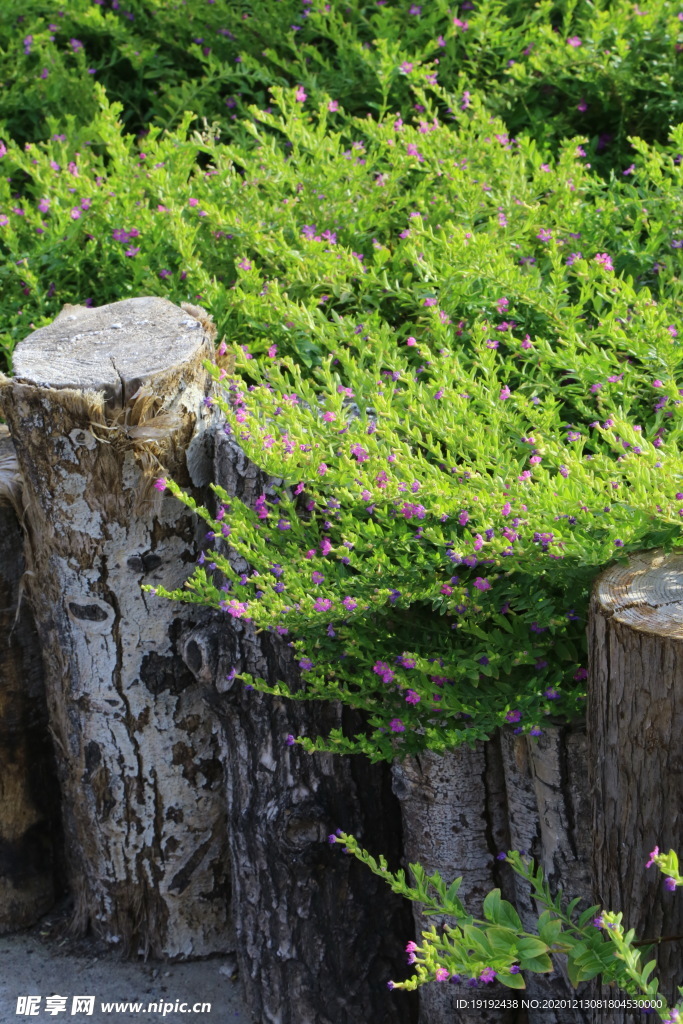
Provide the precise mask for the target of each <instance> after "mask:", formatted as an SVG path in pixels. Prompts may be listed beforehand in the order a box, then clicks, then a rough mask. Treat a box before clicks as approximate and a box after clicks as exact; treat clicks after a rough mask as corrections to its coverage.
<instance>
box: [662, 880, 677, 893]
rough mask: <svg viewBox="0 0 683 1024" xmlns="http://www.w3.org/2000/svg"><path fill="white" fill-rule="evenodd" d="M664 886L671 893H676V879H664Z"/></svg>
mask: <svg viewBox="0 0 683 1024" xmlns="http://www.w3.org/2000/svg"><path fill="white" fill-rule="evenodd" d="M664 885H665V886H666V887H667V889H668V890H669V892H674V891H675V889H676V879H675V878H665V879H664Z"/></svg>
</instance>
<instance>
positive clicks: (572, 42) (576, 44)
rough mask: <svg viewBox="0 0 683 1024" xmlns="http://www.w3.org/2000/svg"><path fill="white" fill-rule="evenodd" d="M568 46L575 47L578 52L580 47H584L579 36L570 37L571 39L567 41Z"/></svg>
mask: <svg viewBox="0 0 683 1024" xmlns="http://www.w3.org/2000/svg"><path fill="white" fill-rule="evenodd" d="M567 44H568V45H569V46H573V47H574V49H575V50H577V49H578V48H579V46H581V45H582V44H581V40H580V39H579V37H578V36H570V37H569V39H568V40H567Z"/></svg>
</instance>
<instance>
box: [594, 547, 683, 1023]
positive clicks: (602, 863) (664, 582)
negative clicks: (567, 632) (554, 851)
mask: <svg viewBox="0 0 683 1024" xmlns="http://www.w3.org/2000/svg"><path fill="white" fill-rule="evenodd" d="M682 598H683V556H682V555H681V554H680V553H670V554H665V553H663V552H661V551H647V552H641V553H639V554H637V555H633V556H631V557H630V558H629V560H628V563H627V564H626V565H614V566H612V567H610V568H609V569H608V570H606V571H605V572H604V573H602V574H601V576H600V577H599V578H598V580H597V581H596V583H595V586H594V589H593V594H592V597H591V605H590V615H589V629H588V639H589V678H590V679H591V687H590V690H589V699H588V741H589V747H590V765H591V775H592V778H591V783H592V799H593V810H592V818H593V820H592V825H593V836H594V851H593V856H594V860H593V870H594V885H595V891H596V893H597V898H598V900H599V901H600V902H601V904H602V905H603V907H605V908H606V909H608V910H621V911H623V914H624V923H625V925H626V926H627V927H628V928H634V929H635V931H636V935H637V936H638V938H640V939H649V938H656V937H657V936H678V937H679V939H678V941H675V942H674V941H668V942H662V943H660V944H659V945H658V946H657V947H656V956H657V961H658V974H659V977H660V988H661V990H662V992H663V994H664V995H665V996H666V997H667V998H669V999H673V998H674V996H675V995H676V986H678V985H680V984H682V983H683V975H682V970H683V964H682V960H681V953H680V951H681V944H680V936H681V934H683V901H682V900H681V899H680V896H679V897H678V898H677V894H676V893H672V892H669V891H668V890H666V889H665V888H664V886H663V885H662V879H661V875H660V874H659V873H658V872H657V873H656V874H655V871H656V869H654V868H653V869H652V870H650V871H649V872H648V871H645V870H644V865H645V862H646V860H647V856H648V853H649V852H650V850H652V849H653V847H654V846H655V845H657V846H659V848H660V850H662V851H663V852H668V850H669V849H674V850H676V851H678V852H679V853H681V852H683V745H682V744H681V736H683V643H682V641H683V603H681V602H682ZM654 955H655V953H653V956H654ZM623 1019H626V1018H625V1017H624V1015H623V1013H621V1012H616V1013H613V1014H611V1015H606V1016H604V1017H601V1020H605V1021H607V1020H614V1021H620V1020H623Z"/></svg>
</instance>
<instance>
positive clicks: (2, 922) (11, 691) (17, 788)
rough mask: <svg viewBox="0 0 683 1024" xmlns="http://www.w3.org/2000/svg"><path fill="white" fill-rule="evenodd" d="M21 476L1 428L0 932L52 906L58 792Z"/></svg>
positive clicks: (32, 920)
mask: <svg viewBox="0 0 683 1024" xmlns="http://www.w3.org/2000/svg"><path fill="white" fill-rule="evenodd" d="M22 512H23V508H22V501H21V475H20V473H19V467H18V465H17V460H16V456H15V453H14V447H13V445H12V442H11V440H10V438H9V432H8V430H7V428H6V427H4V426H0V934H3V933H5V932H11V931H16V930H19V929H21V928H27V927H29V926H30V925H32V924H34V923H35V922H36V921H37V920H38V919H39V918H40V917H41V916H42V915H43V914H44V913H45V912H46V911H47V910H49V908H50V907H51V906H52V904H53V902H54V898H55V883H56V881H57V879H56V878H55V874H56V867H57V863H56V861H57V858H56V857H55V853H56V850H57V847H58V843H59V838H58V825H59V822H58V813H57V812H58V805H59V791H58V787H57V779H56V773H55V766H54V759H53V754H52V744H51V743H50V739H49V736H48V729H47V704H46V700H45V687H44V683H43V665H42V660H41V654H40V644H39V643H38V635H37V633H36V628H35V623H34V621H33V616H32V614H31V610H30V608H29V605H28V602H27V601H26V600H25V599H24V570H25V564H24V555H23V535H22V530H21V525H20V520H21V516H22Z"/></svg>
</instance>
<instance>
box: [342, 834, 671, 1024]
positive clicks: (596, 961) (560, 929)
mask: <svg viewBox="0 0 683 1024" xmlns="http://www.w3.org/2000/svg"><path fill="white" fill-rule="evenodd" d="M329 839H330V842H331V843H341V844H343V846H344V851H345V852H346V853H349V854H353V856H355V857H356V858H357V859H358V860H360V861H361V863H363V864H366V865H367V866H368V867H369V868H370V870H371V871H372V872H373V873H374V874H375V875H378V876H379V877H380V878H383V879H384V880H385V881H386V883H387V885H388V886H389V887H390V888H391V889H392V891H393V892H395V893H398V894H399V895H401V896H404V897H405V898H406V899H409V900H411V901H413V902H415V903H418V904H420V906H421V907H422V909H423V913H425V914H438V915H440V916H447V917H450V918H452V919H453V924H450V925H445V926H443V927H441V928H440V929H438V930H437V929H436V928H431V929H430V930H429V931H426V932H423V933H422V936H421V942H420V943H419V944H418V943H416V942H413V941H411V942H409V943H408V944H407V946H406V952H407V953H408V963H409V964H412V965H414V966H415V973H414V974H413V976H412V977H411V978H409V979H408V980H406V981H402V982H393V981H390V982H388V984H389V987H390V988H392V989H409V990H410V989H416V988H418V987H419V986H421V985H424V984H427V983H429V982H436V983H441V984H443V983H449V984H455V985H462V986H463V987H464V989H468V990H471V989H477V988H482V987H485V986H486V985H487V984H490V983H491V982H492V981H494V980H495V981H498V982H500V983H501V984H503V985H505V986H506V988H510V989H525V988H526V982H525V980H524V976H525V973H534V974H548V973H550V972H551V971H552V970H553V957H554V956H557V955H558V954H562V955H564V956H565V957H566V967H567V975H568V977H569V980H570V981H571V983H572V984H573V985H574V986H575V987H576V986H578V985H580V984H581V983H582V982H585V981H590V980H591V979H593V978H597V977H600V978H601V979H602V981H603V983H605V984H607V985H609V986H610V990H609V994H608V995H607V996H606V997H605V998H604V999H603V1000H602V1003H601V1005H602V1007H603V1008H610V1009H638V1008H640V1009H644V1010H645V1012H653V1011H655V1012H656V1013H657V1014H658V1016H659V1018H660V1020H662V1021H664V1024H676V1022H677V1021H679V1020H680V1019H681V1012H682V1011H683V988H680V989H679V993H680V995H681V999H680V1001H679V1002H678V1004H677V1005H676V1006H670V1005H669V1004H668V1003H667V1001H666V999H665V998H664V997H663V996H662V994H661V993H660V991H659V982H658V980H657V979H656V978H652V977H651V975H652V973H653V971H654V969H655V967H656V965H657V962H656V960H650V961H648V962H647V963H644V962H643V960H644V959H645V958H646V957H647V956H648V955H649V954H650V952H651V951H652V948H653V944H652V942H650V943H646V942H642V941H640V942H639V941H637V940H636V937H635V933H634V931H633V929H630V930H628V931H625V929H624V927H623V925H622V917H623V915H622V914H621V913H613V912H611V911H606V910H601V909H600V907H599V906H594V907H588V908H587V909H585V910H583V911H581V912H580V911H579V910H578V905H579V902H580V901H579V900H578V899H574V900H571V901H570V902H569V903H568V904H567V905H566V906H565V905H564V902H563V899H562V893H561V892H560V893H558V894H557V895H555V896H553V894H552V893H551V891H550V887H549V886H548V883H547V882H546V881H545V878H544V875H543V870H542V868H540V867H539V868H537V867H535V866H534V864H533V862H532V861H530V860H529V859H528V858H525V857H522V856H521V855H520V854H519V853H518V852H516V851H510V852H509V853H508V854H507V855H506V854H504V853H502V854H500V859H501V860H505V861H506V862H507V863H508V864H509V865H510V867H511V868H512V870H513V871H514V872H515V874H517V875H519V876H520V877H521V878H523V879H524V880H525V881H526V882H528V883H529V885H530V888H531V893H532V895H533V897H534V899H535V900H536V903H537V906H540V907H543V908H545V909H544V910H543V911H542V912H541V914H540V915H539V917H538V920H537V922H536V930H535V931H533V932H529V931H526V930H525V929H524V928H523V926H522V922H521V920H520V917H519V914H518V913H517V911H516V910H515V908H514V907H513V905H512V904H511V903H508V902H507V901H506V900H503V899H501V894H500V889H493V890H492V891H491V892H490V893H489V894H488V895H487V897H486V899H485V900H484V905H483V908H482V910H483V918H481V919H479V918H474V917H472V915H471V914H469V913H468V912H467V910H466V908H465V907H464V906H463V904H462V903H461V901H460V900H459V898H458V891H459V888H460V884H461V882H462V879H460V878H458V879H456V880H455V881H454V882H453V883H452V884H451V885H447V884H446V883H445V882H444V880H443V879H442V878H441V876H440V875H439V874H438V872H437V873H435V874H434V875H429V876H427V875H426V873H425V871H424V869H423V868H421V867H420V865H419V864H410V865H409V868H410V872H411V874H412V876H413V881H414V885H413V886H410V885H408V883H407V882H406V877H405V872H404V871H398V872H397V873H396V874H392V873H391V872H390V871H389V870H388V867H387V862H386V860H385V859H384V857H380V858H379V862H378V861H377V860H375V858H374V857H371V856H370V854H369V853H368V852H367V851H366V850H363V849H362V848H361V847H360V846H359V845H358V843H357V841H356V840H355V839H354V837H353V836H350V835H347V834H346V833H344V832H339V833H337V834H335V835H331V836H330V837H329ZM653 864H655V865H656V866H657V867H658V868H659V870H660V871H661V872H662V874H664V875H665V876H666V878H665V885H666V888H667V889H668V890H669V891H670V892H673V891H675V890H676V889H677V888H678V887H679V886H682V885H683V877H681V875H680V873H679V870H678V857H677V855H676V853H675V852H674V851H673V850H670V851H669V853H668V854H662V853H660V852H659V848H658V847H655V849H654V850H653V851H652V853H651V854H650V859H649V860H648V862H647V864H646V867H651V866H652V865H653ZM589 1003H590V999H587V1000H585V1002H584V1001H583V1000H581V999H577V1008H578V1009H581V1007H582V1006H588V1004H589Z"/></svg>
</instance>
